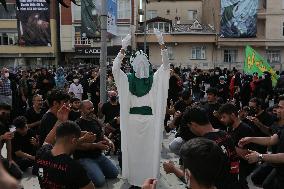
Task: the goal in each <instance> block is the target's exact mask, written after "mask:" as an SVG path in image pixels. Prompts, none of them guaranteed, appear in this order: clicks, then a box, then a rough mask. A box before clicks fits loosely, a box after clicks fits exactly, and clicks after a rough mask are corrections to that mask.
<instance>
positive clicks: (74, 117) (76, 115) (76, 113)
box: [68, 110, 81, 121]
mask: <svg viewBox="0 0 284 189" xmlns="http://www.w3.org/2000/svg"><path fill="white" fill-rule="evenodd" d="M80 116H81V112H80V111H74V110H71V111H70V112H69V116H68V119H69V120H71V121H76V120H77V119H78V118H80Z"/></svg>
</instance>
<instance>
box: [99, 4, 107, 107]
mask: <svg viewBox="0 0 284 189" xmlns="http://www.w3.org/2000/svg"><path fill="white" fill-rule="evenodd" d="M106 37H107V0H103V1H102V14H101V54H100V102H102V103H105V102H106V62H107V40H106Z"/></svg>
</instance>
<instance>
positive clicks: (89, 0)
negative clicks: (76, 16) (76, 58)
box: [81, 0, 101, 39]
mask: <svg viewBox="0 0 284 189" xmlns="http://www.w3.org/2000/svg"><path fill="white" fill-rule="evenodd" d="M100 16H101V0H82V1H81V22H82V25H81V30H82V31H81V32H82V36H83V37H87V38H89V39H92V38H99V37H100V36H101V33H100V32H101V28H100V27H101V23H100Z"/></svg>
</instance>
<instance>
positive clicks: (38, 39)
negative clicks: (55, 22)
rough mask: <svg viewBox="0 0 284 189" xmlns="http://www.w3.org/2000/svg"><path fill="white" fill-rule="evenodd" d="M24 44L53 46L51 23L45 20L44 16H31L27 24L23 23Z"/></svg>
mask: <svg viewBox="0 0 284 189" xmlns="http://www.w3.org/2000/svg"><path fill="white" fill-rule="evenodd" d="M21 26H22V27H21V33H22V36H21V37H22V38H23V43H24V44H25V45H27V46H30V45H37V46H51V38H50V26H49V22H47V21H45V20H43V18H42V15H40V14H39V13H34V14H32V15H30V16H29V17H28V19H27V21H26V23H24V22H21Z"/></svg>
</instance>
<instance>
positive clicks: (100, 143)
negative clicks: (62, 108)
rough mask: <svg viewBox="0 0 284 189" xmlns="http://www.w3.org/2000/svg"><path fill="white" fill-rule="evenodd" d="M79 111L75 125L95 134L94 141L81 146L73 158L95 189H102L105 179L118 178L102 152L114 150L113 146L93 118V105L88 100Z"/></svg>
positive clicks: (112, 165) (99, 124)
mask: <svg viewBox="0 0 284 189" xmlns="http://www.w3.org/2000/svg"><path fill="white" fill-rule="evenodd" d="M80 110H81V113H82V116H81V118H80V119H78V120H77V121H76V122H77V124H78V125H79V126H80V128H81V130H82V131H87V132H91V133H93V134H96V141H95V142H94V143H87V144H85V145H84V144H83V145H82V146H81V148H80V150H76V152H75V153H74V157H75V158H76V159H79V162H80V163H81V164H82V165H83V167H84V168H85V169H86V171H87V174H88V176H89V177H90V179H91V180H92V181H93V182H94V184H95V185H96V187H102V186H103V185H104V184H105V178H109V179H113V178H117V176H118V169H117V168H116V166H115V165H114V164H113V163H112V162H111V161H110V160H109V159H108V158H107V157H106V156H105V155H104V154H103V151H104V150H109V149H113V150H114V144H113V142H112V141H111V140H109V139H108V138H107V137H106V136H105V135H104V132H103V126H102V124H101V123H100V122H99V121H98V120H97V119H96V118H95V114H94V106H93V103H92V102H91V101H89V100H84V101H82V103H81V107H80Z"/></svg>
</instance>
